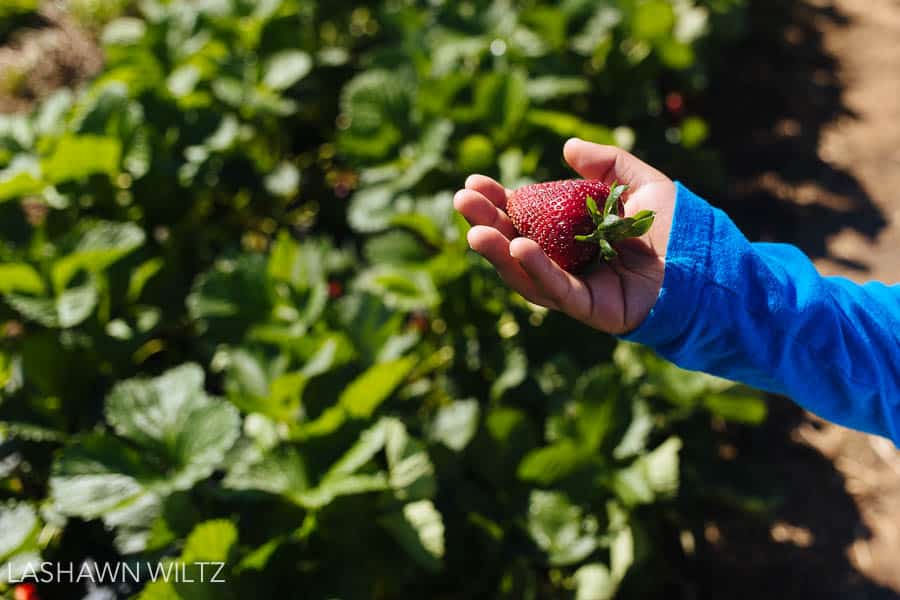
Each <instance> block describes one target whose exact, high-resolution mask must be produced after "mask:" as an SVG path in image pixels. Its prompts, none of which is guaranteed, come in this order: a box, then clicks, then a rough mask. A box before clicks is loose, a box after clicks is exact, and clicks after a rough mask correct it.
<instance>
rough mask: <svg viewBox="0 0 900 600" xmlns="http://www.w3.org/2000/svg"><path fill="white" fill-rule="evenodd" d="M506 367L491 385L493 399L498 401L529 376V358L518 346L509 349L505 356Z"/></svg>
mask: <svg viewBox="0 0 900 600" xmlns="http://www.w3.org/2000/svg"><path fill="white" fill-rule="evenodd" d="M504 361H505V365H504V367H503V371H501V373H500V375H499V377H497V379H495V380H494V383H493V384H491V398H492V399H494V400H497V399H499V398H502V397H503V395H504V394H505V393H506V392H507V391H509V390H512V389H515V388H516V387H518V386H519V385H520V384H521V383H522V382H523V381H525V378H526V377H527V376H528V357H527V356H526V355H525V352H524V351H523V350H522V349H521V348H519V347H518V346H512V347H510V348H508V349H507V350H506V352H505V356H504Z"/></svg>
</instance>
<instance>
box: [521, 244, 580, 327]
mask: <svg viewBox="0 0 900 600" xmlns="http://www.w3.org/2000/svg"><path fill="white" fill-rule="evenodd" d="M509 253H510V254H511V255H512V256H513V257H514V258H515V259H516V260H517V261H518V262H519V264H520V265H522V269H523V270H524V271H525V272H526V273H527V274H528V275H529V276H530V277H531V279H532V280H533V281H534V283H535V284H536V287H537V290H538V293H541V294H542V295H543V296H545V297H547V298H548V299H550V300H551V301H552V302H553V303H554V304H556V305H557V306H558V307H559V309H560V310H562V311H563V312H565V313H568V314H569V315H571V316H572V317H574V318H576V319H579V320H581V321H588V320H590V317H591V313H592V310H593V300H592V298H591V291H590V290H589V289H588V287H587V286H586V285H585V284H584V282H583V281H581V280H580V279H578V278H577V277H573V276H572V275H570V274H569V273H567V272H566V271H564V270H563V269H562V268H560V266H559V265H557V264H556V263H555V262H553V260H551V259H550V257H549V256H547V255H546V254H545V253H544V251H543V250H541V247H540V246H538V245H537V243H536V242H534V241H532V240H530V239H528V238H516V239H514V240H513V241H512V242H510V244H509Z"/></svg>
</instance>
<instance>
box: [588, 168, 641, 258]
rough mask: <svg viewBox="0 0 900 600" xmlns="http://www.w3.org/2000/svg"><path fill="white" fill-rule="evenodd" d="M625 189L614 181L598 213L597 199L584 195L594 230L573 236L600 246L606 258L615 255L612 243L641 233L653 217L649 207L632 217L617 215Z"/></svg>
mask: <svg viewBox="0 0 900 600" xmlns="http://www.w3.org/2000/svg"><path fill="white" fill-rule="evenodd" d="M627 189H628V186H627V185H619V184H618V182H613V184H612V186H611V187H610V190H609V195H608V196H607V197H606V201H605V202H604V203H603V212H600V210H599V207H598V206H597V202H596V200H594V199H593V198H591V197H590V196H588V197H587V198H585V205H586V206H587V209H588V213H589V214H590V215H591V220H592V221H593V222H594V225H595V226H596V229H594V231H593V232H592V233H590V234H588V235H576V236H575V239H576V240H578V241H579V242H586V243H593V244H597V245H598V246H600V255H601V256H602V257H603V260H606V261H610V260H612V259H614V258H615V257H616V256H618V252H616V249H615V248H613V246H612V245H613V244H614V243H616V242H620V241H622V240H624V239H627V238H632V237H640V236H642V235H644V234H645V233H647V232H648V231H649V230H650V227H651V226H652V225H653V220H654V219H655V218H656V213H655V212H653V211H652V210H642V211H640V212H638V213H637V214H635V215H634V216H632V217H621V216H619V212H620V199H621V198H622V194H624V193H625V190H627Z"/></svg>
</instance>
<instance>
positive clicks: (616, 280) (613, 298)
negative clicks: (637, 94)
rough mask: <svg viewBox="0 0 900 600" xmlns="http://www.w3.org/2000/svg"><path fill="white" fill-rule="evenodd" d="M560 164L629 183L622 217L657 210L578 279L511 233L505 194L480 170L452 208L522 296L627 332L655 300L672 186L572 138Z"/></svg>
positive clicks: (621, 156) (619, 153)
mask: <svg viewBox="0 0 900 600" xmlns="http://www.w3.org/2000/svg"><path fill="white" fill-rule="evenodd" d="M563 155H564V156H565V159H566V162H568V163H569V164H570V165H571V166H572V168H574V169H575V170H576V171H577V172H578V173H579V174H580V175H581V176H582V177H584V178H585V179H601V180H603V181H605V182H607V183H610V184H611V183H612V182H614V181H618V182H619V183H623V184H627V185H628V192H627V194H626V204H625V216H631V215H633V214H635V213H637V212H638V211H640V210H644V209H648V210H652V211H655V212H656V220H655V221H654V223H653V227H651V228H650V231H649V232H648V233H647V234H646V235H644V236H642V237H640V238H635V239H629V240H625V241H623V242H622V243H620V244H619V245H618V246H617V249H618V251H619V257H618V258H616V259H614V260H613V261H612V262H610V263H608V264H607V263H602V261H599V260H598V263H599V264H598V265H597V268H596V269H593V270H590V271H589V272H588V273H587V274H585V275H584V276H583V277H580V278H579V277H575V276H573V275H570V274H569V273H567V272H566V271H564V270H562V269H561V268H560V267H559V266H558V265H557V264H556V263H554V262H553V261H552V260H551V259H550V258H549V257H548V256H547V255H546V254H545V253H544V251H543V250H541V248H540V246H538V245H537V243H535V242H533V241H532V240H529V239H527V238H524V237H516V231H515V229H514V228H513V225H512V223H511V222H510V220H509V217H507V215H506V213H505V212H504V210H505V208H506V198H507V195H508V194H509V193H510V191H508V190H506V189H505V188H503V186H501V185H500V184H499V183H497V182H496V181H494V180H493V179H491V178H489V177H485V176H484V175H472V176H470V177H469V178H468V179H467V180H466V187H465V189H463V190H460V191H459V192H457V193H456V196H455V197H454V199H453V203H454V206H455V207H456V209H457V210H458V211H459V212H460V213H462V215H463V216H464V217H465V218H466V220H467V221H469V223H471V224H472V226H473V227H472V229H471V230H470V231H469V236H468V240H469V245H470V246H471V247H472V249H473V250H475V251H476V252H478V253H479V254H481V255H482V256H484V257H485V258H486V259H488V260H489V261H490V262H491V264H493V265H494V268H496V269H497V272H498V273H499V274H500V277H502V278H503V280H504V281H505V282H506V283H507V284H508V285H509V286H510V287H512V288H513V289H515V290H516V291H517V292H519V293H520V294H522V295H523V296H524V297H525V298H527V299H528V300H530V301H531V302H534V303H535V304H540V305H542V306H546V307H547V308H551V309H554V310H560V311H562V312H564V313H566V314H568V315H569V316H571V317H573V318H575V319H578V320H579V321H582V322H584V323H586V324H587V325H590V326H591V327H595V328H597V329H600V330H602V331H606V332H608V333H613V334H622V333H627V332H629V331H631V330H633V329H635V328H637V327H638V325H640V324H641V322H642V321H643V320H644V318H645V317H646V316H647V314H648V313H649V312H650V309H651V308H653V305H654V304H655V302H656V298H657V296H658V295H659V290H660V288H661V287H662V282H663V274H664V273H665V259H666V246H667V244H668V241H669V230H670V229H671V226H672V213H673V210H674V206H675V184H674V183H672V181H671V180H670V179H669V178H668V177H666V176H665V175H663V174H662V173H660V172H659V171H657V170H656V169H654V168H653V167H651V166H650V165H648V164H646V163H644V162H642V161H641V160H639V159H637V158H636V157H634V156H632V155H631V154H629V153H628V152H625V151H624V150H620V149H619V148H615V147H613V146H601V145H598V144H592V143H589V142H585V141H583V140H579V139H571V140H569V141H568V142H566V145H565V148H564V149H563Z"/></svg>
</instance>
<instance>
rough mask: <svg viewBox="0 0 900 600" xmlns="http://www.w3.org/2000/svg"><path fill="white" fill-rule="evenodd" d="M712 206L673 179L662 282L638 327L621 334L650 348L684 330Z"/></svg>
mask: <svg viewBox="0 0 900 600" xmlns="http://www.w3.org/2000/svg"><path fill="white" fill-rule="evenodd" d="M713 210H714V209H713V208H712V206H710V205H709V204H707V203H706V201H704V200H703V199H701V198H700V197H699V196H697V195H695V194H694V193H693V192H691V191H690V190H688V189H687V188H686V187H684V186H683V185H681V183H679V182H676V194H675V212H674V215H673V217H672V230H671V233H670V234H669V243H668V247H667V248H666V269H665V275H664V276H663V285H662V288H661V289H660V291H659V296H658V297H657V299H656V304H655V305H654V306H653V308H652V309H651V310H650V314H648V315H647V318H646V319H644V322H643V323H641V324H640V325H639V326H638V328H637V329H635V330H634V331H632V332H630V333H628V334H625V335H622V336H620V338H621V339H623V340H626V341H630V342H637V343H639V344H643V345H645V346H649V347H651V348H656V349H660V348H662V347H664V346H671V345H672V344H673V343H674V342H676V341H677V340H678V339H679V338H681V337H682V336H683V335H684V334H685V333H686V332H687V331H689V329H690V326H691V323H692V322H693V320H694V315H695V313H696V311H697V307H698V305H699V304H700V299H701V294H702V292H703V285H704V282H705V281H706V278H705V277H704V276H703V274H704V273H705V272H706V270H707V268H708V265H709V259H710V249H711V246H712V230H713V220H714V214H713Z"/></svg>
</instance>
